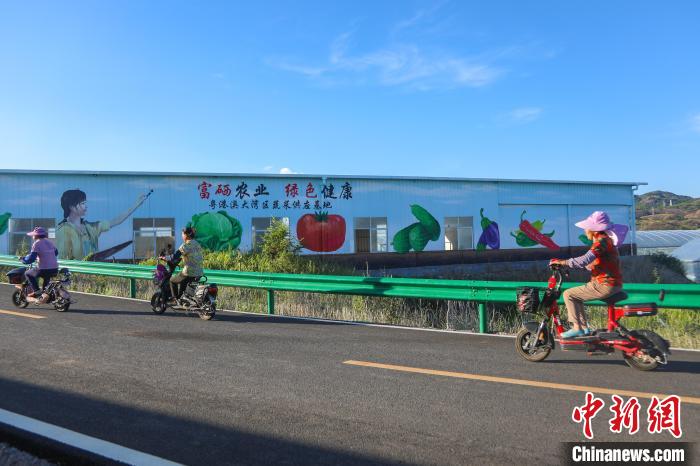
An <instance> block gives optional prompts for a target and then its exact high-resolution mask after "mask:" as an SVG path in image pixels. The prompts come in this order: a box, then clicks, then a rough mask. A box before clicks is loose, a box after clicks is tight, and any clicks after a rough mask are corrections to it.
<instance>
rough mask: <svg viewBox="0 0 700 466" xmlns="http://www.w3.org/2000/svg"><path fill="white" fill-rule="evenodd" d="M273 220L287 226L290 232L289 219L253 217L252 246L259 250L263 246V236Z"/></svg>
mask: <svg viewBox="0 0 700 466" xmlns="http://www.w3.org/2000/svg"><path fill="white" fill-rule="evenodd" d="M273 220H278V221H280V222H282V223H284V224H285V226H286V227H287V231H289V217H253V221H252V235H251V236H252V246H253V249H257V248H258V247H260V245H261V244H262V240H263V236H264V235H265V232H266V231H267V229H268V228H270V225H272V221H273Z"/></svg>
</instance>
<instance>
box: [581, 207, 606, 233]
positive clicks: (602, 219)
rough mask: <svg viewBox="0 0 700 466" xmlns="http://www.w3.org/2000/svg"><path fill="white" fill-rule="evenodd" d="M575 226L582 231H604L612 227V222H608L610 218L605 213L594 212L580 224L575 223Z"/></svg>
mask: <svg viewBox="0 0 700 466" xmlns="http://www.w3.org/2000/svg"><path fill="white" fill-rule="evenodd" d="M576 226H577V227H579V228H583V229H584V230H591V231H605V230H607V229H609V228H610V227H611V226H612V222H611V221H610V216H608V214H607V212H603V211H601V210H596V211H595V212H593V213H592V214H591V215H589V216H588V218H586V219H585V220H581V221H580V222H578V223H576Z"/></svg>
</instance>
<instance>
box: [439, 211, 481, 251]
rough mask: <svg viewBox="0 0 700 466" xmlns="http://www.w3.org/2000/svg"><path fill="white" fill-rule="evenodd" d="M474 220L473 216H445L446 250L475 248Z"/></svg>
mask: <svg viewBox="0 0 700 466" xmlns="http://www.w3.org/2000/svg"><path fill="white" fill-rule="evenodd" d="M473 222H474V218H473V217H445V251H456V250H463V249H474V227H473Z"/></svg>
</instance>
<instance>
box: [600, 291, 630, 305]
mask: <svg viewBox="0 0 700 466" xmlns="http://www.w3.org/2000/svg"><path fill="white" fill-rule="evenodd" d="M627 298H628V295H627V293H625V292H624V291H618V292H617V293H615V294H614V295H612V296H608V297H607V298H605V299H603V300H602V301H603V302H604V303H607V304H609V305H613V304H616V303H619V302H620V301H624V300H625V299H627Z"/></svg>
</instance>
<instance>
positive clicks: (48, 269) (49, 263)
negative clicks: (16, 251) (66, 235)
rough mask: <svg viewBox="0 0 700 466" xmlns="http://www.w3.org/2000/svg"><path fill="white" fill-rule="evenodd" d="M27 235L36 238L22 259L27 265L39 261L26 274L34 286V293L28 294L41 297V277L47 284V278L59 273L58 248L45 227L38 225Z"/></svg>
mask: <svg viewBox="0 0 700 466" xmlns="http://www.w3.org/2000/svg"><path fill="white" fill-rule="evenodd" d="M27 236H31V237H33V238H34V242H33V243H32V249H31V250H30V251H29V254H27V255H26V256H25V257H20V260H21V261H22V263H24V264H27V265H29V264H31V263H33V262H34V261H35V260H38V262H39V266H38V267H37V268H34V269H29V270H27V271H26V272H25V274H24V275H25V276H26V277H27V280H28V281H29V283H30V284H31V286H32V293H30V294H28V295H27V296H30V297H39V296H41V288H40V287H39V279H40V278H41V279H42V280H43V281H44V284H45V283H46V281H47V280H49V279H50V278H51V277H53V276H55V275H56V274H58V259H57V257H58V249H56V246H54V244H53V243H52V242H51V240H50V239H49V235H48V233H47V232H46V229H45V228H42V227H36V228H34V229H33V230H32V231H30V232H29V233H27Z"/></svg>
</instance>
